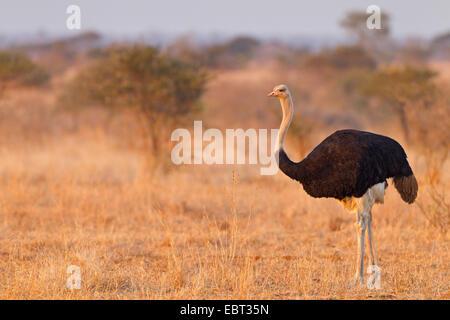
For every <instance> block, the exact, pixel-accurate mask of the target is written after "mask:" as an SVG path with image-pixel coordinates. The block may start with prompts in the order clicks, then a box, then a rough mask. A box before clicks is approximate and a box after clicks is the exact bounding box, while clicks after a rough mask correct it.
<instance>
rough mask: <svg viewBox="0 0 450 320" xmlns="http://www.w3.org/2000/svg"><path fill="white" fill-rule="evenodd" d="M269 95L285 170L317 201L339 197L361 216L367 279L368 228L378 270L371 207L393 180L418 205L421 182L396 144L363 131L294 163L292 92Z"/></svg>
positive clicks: (359, 274)
mask: <svg viewBox="0 0 450 320" xmlns="http://www.w3.org/2000/svg"><path fill="white" fill-rule="evenodd" d="M269 96H274V97H278V98H279V99H280V103H281V108H282V110H283V120H282V121H281V125H280V131H279V132H278V139H277V145H276V146H275V156H276V158H277V160H278V166H279V168H280V170H281V171H282V172H283V173H284V174H286V175H287V176H288V177H290V178H291V179H294V180H296V181H298V182H300V183H301V184H302V185H303V189H304V190H305V191H306V193H308V194H309V195H310V196H312V197H315V198H322V197H326V198H335V199H336V200H338V201H339V202H341V203H342V205H343V206H344V208H345V209H347V210H349V211H350V212H352V213H355V214H356V220H357V221H356V224H355V226H356V232H357V240H358V260H357V271H356V278H358V279H359V280H360V281H361V282H363V280H364V239H365V232H366V228H367V229H368V239H369V249H370V260H371V264H372V265H377V258H376V254H375V248H374V243H373V232H372V206H373V205H374V204H375V203H383V202H384V193H385V189H386V187H387V185H388V184H387V181H386V179H388V178H393V181H394V186H395V188H396V189H397V190H398V192H399V193H400V196H401V198H402V199H403V200H404V201H405V202H407V203H413V202H414V200H415V199H416V197H417V189H418V186H417V181H416V178H415V177H414V174H413V172H412V170H411V167H410V166H409V164H408V161H407V160H406V157H407V156H406V153H405V151H404V150H403V148H402V146H401V145H400V144H399V143H398V142H396V141H395V140H393V139H391V138H388V137H385V136H382V135H378V134H374V133H370V132H365V131H358V130H339V131H336V132H335V133H333V134H332V135H330V136H328V137H327V138H326V139H325V140H323V141H322V142H321V143H320V144H319V145H318V146H317V147H315V148H314V150H313V151H311V153H310V154H309V155H308V156H307V157H306V158H305V159H303V160H302V161H300V162H293V161H291V160H290V159H289V158H288V156H287V155H286V152H285V151H284V139H285V137H286V133H287V130H288V128H289V125H290V124H291V121H292V117H293V113H294V109H293V103H292V97H291V94H290V92H289V89H288V88H287V87H286V86H285V85H279V86H276V87H275V88H274V89H273V91H272V92H271V93H270V94H269Z"/></svg>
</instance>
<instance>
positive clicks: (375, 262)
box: [367, 210, 378, 266]
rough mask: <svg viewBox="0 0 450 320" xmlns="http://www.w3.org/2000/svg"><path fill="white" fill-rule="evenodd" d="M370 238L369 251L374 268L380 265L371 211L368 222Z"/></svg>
mask: <svg viewBox="0 0 450 320" xmlns="http://www.w3.org/2000/svg"><path fill="white" fill-rule="evenodd" d="M367 227H368V230H367V231H368V236H369V249H370V263H371V264H372V265H373V266H377V265H378V259H377V255H376V253H375V246H374V243H373V231H372V210H370V211H369V220H368V226H367Z"/></svg>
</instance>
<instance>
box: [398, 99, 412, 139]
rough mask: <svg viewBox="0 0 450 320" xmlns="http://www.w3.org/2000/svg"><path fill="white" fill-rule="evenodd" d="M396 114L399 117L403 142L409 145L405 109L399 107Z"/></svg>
mask: <svg viewBox="0 0 450 320" xmlns="http://www.w3.org/2000/svg"><path fill="white" fill-rule="evenodd" d="M398 113H399V116H400V123H401V125H402V129H403V134H404V135H405V140H406V142H407V143H409V142H410V135H409V125H408V117H407V115H406V111H405V107H404V106H401V107H400V108H399V109H398Z"/></svg>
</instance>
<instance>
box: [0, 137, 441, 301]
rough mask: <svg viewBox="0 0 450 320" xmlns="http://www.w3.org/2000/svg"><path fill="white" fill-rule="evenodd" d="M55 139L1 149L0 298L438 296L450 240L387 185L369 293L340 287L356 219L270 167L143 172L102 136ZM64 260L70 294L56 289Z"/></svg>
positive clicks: (347, 275)
mask: <svg viewBox="0 0 450 320" xmlns="http://www.w3.org/2000/svg"><path fill="white" fill-rule="evenodd" d="M66 139H67V141H64V144H63V146H64V147H62V146H60V145H59V143H60V140H59V143H58V144H56V143H55V144H52V143H49V144H47V145H46V146H45V147H41V148H34V149H31V148H28V149H26V150H17V149H16V150H11V149H9V150H2V151H1V154H0V156H1V157H0V159H1V161H0V177H1V185H2V197H1V199H0V210H1V216H2V218H1V227H0V235H1V238H0V244H1V245H0V247H1V251H0V270H1V273H0V284H1V291H0V297H1V298H3V299H42V298H47V299H67V298H77V299H78V298H80V299H98V298H100V299H136V298H143V299H157V298H160V299H174V298H185V299H195V298H197V299H205V298H213V299H215V298H226V299H228V298H230V299H236V298H242V299H246V298H249V299H253V298H263V299H265V298H268V299H272V298H273V299H285V298H289V299H292V298H293V299H311V298H319V299H322V298H324V299H335V298H336V299H342V298H350V299H353V298H389V299H390V298H394V299H404V298H406V299H409V298H419V299H422V298H424V299H432V298H445V299H447V298H449V282H448V279H449V266H448V261H449V258H450V256H449V247H448V244H449V239H448V237H447V236H446V235H443V234H440V233H438V232H437V231H436V230H435V229H433V228H432V227H430V226H429V225H428V222H427V220H426V219H425V218H424V217H423V215H421V214H420V212H419V210H418V208H417V207H415V206H414V205H412V206H408V205H406V204H404V203H403V202H402V201H401V199H400V198H399V196H398V194H396V193H395V191H394V188H389V189H388V191H387V197H386V198H387V199H386V204H385V205H384V206H383V207H377V208H376V209H375V212H374V215H375V221H374V229H375V239H376V242H375V243H376V247H377V250H378V255H379V256H380V260H381V261H380V266H381V268H382V289H381V290H378V291H371V290H368V289H364V288H360V287H358V286H353V285H352V283H351V279H352V276H353V273H354V270H353V268H354V261H355V256H354V255H355V251H356V240H355V235H354V231H353V222H354V221H353V219H354V217H352V216H350V215H349V214H348V213H346V212H345V211H344V210H343V209H342V208H341V207H340V206H339V205H338V203H337V202H335V201H333V200H324V199H322V200H318V199H312V198H310V197H309V196H307V195H306V194H305V193H304V191H303V190H301V188H300V187H299V186H298V185H297V184H296V183H293V182H290V181H288V179H286V178H285V177H284V176H282V175H281V174H279V175H278V176H275V177H259V176H258V175H257V173H255V172H252V171H251V170H250V169H249V168H246V167H236V168H231V167H228V168H209V167H194V166H191V167H186V168H180V169H179V170H178V171H172V173H171V174H169V176H153V177H148V176H146V175H145V172H143V169H142V167H141V165H142V164H141V162H140V160H139V158H138V157H137V156H136V155H134V154H132V153H130V154H127V153H124V152H123V151H122V150H120V151H119V150H114V148H113V147H111V146H108V144H107V141H102V140H98V141H95V140H94V139H91V141H90V142H89V143H88V142H84V143H82V142H81V141H72V140H71V139H69V138H66ZM233 170H235V178H234V182H233ZM144 177H145V178H144ZM69 265H78V266H80V268H81V273H82V288H81V289H80V290H73V291H70V290H68V289H66V286H65V281H66V279H67V277H68V275H67V274H66V268H67V267H68V266H69Z"/></svg>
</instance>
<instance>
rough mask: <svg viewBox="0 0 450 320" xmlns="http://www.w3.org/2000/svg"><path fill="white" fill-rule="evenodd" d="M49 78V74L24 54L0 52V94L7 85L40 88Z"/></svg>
mask: <svg viewBox="0 0 450 320" xmlns="http://www.w3.org/2000/svg"><path fill="white" fill-rule="evenodd" d="M49 78H50V76H49V74H48V73H47V72H46V71H45V70H43V69H42V68H40V67H39V66H38V65H36V64H35V63H34V62H33V61H31V60H30V58H28V57H27V56H26V55H25V54H23V53H20V52H15V51H0V94H1V92H2V91H3V90H4V89H5V88H6V87H7V86H9V85H26V86H41V85H43V84H45V83H47V82H48V80H49Z"/></svg>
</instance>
